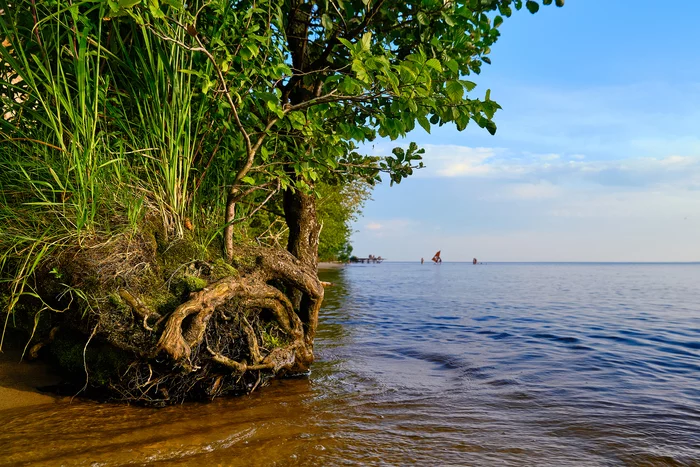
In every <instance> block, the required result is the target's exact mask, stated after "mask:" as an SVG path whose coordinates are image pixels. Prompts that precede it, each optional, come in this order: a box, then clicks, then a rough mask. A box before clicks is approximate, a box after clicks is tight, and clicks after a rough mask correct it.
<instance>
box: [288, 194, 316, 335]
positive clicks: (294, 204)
mask: <svg viewBox="0 0 700 467" xmlns="http://www.w3.org/2000/svg"><path fill="white" fill-rule="evenodd" d="M284 216H285V220H286V222H287V226H288V227H289V240H288V241H287V250H288V251H289V252H290V253H291V254H292V255H294V256H295V257H296V258H297V259H299V260H300V261H301V262H302V263H303V264H304V265H305V266H307V267H309V268H311V269H312V270H313V271H317V270H318V236H319V232H320V228H319V225H318V220H317V218H316V198H315V197H314V196H313V195H307V194H304V193H301V192H299V191H296V190H291V189H288V190H286V191H285V192H284ZM290 296H291V299H292V304H293V305H294V308H296V309H298V310H299V317H300V318H301V320H302V322H304V323H308V322H309V316H308V312H309V305H310V302H309V297H308V295H307V294H302V293H301V291H299V290H295V291H294V292H293V293H291V294H290Z"/></svg>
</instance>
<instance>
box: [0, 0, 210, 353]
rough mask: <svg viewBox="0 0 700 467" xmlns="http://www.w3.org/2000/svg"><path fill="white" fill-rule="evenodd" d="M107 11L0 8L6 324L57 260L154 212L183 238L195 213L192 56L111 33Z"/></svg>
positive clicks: (92, 3) (0, 229)
mask: <svg viewBox="0 0 700 467" xmlns="http://www.w3.org/2000/svg"><path fill="white" fill-rule="evenodd" d="M51 5H54V6H51ZM105 8H106V2H102V1H96V0H86V1H74V2H72V4H71V3H69V2H32V1H31V0H20V1H17V2H13V4H12V5H10V6H9V7H8V3H7V2H3V1H1V0H0V11H2V12H3V13H2V14H0V35H2V38H8V40H9V42H10V46H8V47H0V103H1V104H2V108H3V114H4V116H5V117H4V118H0V296H2V295H3V294H8V293H9V297H10V299H9V300H8V301H7V302H6V303H4V304H3V308H4V310H3V311H4V312H6V313H7V315H6V317H5V322H7V320H8V319H9V317H10V314H11V312H12V311H13V309H14V307H15V306H16V304H17V302H18V300H19V299H20V298H21V297H22V296H23V295H27V294H29V295H32V294H34V295H36V291H34V290H33V289H32V288H31V287H30V283H31V281H30V280H29V279H30V278H31V277H32V276H33V275H34V274H35V272H36V271H37V269H38V268H39V267H40V266H41V265H42V264H44V263H45V262H46V261H47V259H48V258H51V257H52V255H53V254H54V253H55V252H57V251H60V250H61V249H62V248H65V247H68V246H71V247H75V246H76V245H78V246H79V245H82V244H84V242H85V241H87V240H88V239H89V240H90V241H95V240H96V239H100V238H102V239H104V238H108V237H109V236H110V235H112V234H115V233H118V232H120V231H121V230H126V229H128V228H129V227H134V226H135V225H136V224H138V222H139V221H140V219H141V218H142V217H143V214H144V211H145V210H146V209H149V210H157V211H158V212H159V213H160V215H161V218H162V219H163V221H164V223H165V225H166V227H167V228H168V230H169V232H170V233H171V234H172V235H182V233H183V232H182V220H183V218H185V217H186V216H188V213H190V212H191V211H192V210H193V208H192V200H193V199H195V198H194V197H193V196H192V193H191V189H192V186H193V183H192V179H193V173H194V172H193V170H194V169H193V167H194V160H195V157H196V148H197V147H201V146H202V141H201V140H199V139H198V138H201V137H202V136H201V131H200V125H203V124H206V123H207V122H206V120H205V118H204V114H205V112H206V104H205V103H204V102H203V101H202V100H201V99H200V100H197V99H196V96H197V90H196V86H195V83H194V82H193V79H194V78H193V76H192V75H191V74H188V73H186V72H183V71H182V70H187V69H189V68H191V60H192V59H193V58H192V54H191V53H190V52H187V51H185V50H183V49H181V48H180V47H178V46H176V45H174V44H172V43H169V42H166V41H162V40H156V39H154V37H153V36H152V35H151V33H150V32H149V31H148V30H145V29H138V28H137V27H135V26H133V25H132V26H131V27H132V28H133V31H132V33H131V34H120V33H117V34H114V33H115V31H117V30H118V29H119V28H122V29H123V28H124V25H123V24H119V23H118V21H112V22H106V21H104V20H103V18H104V17H105V13H106V11H105ZM180 34H184V33H180ZM125 37H126V38H127V39H124V38H125ZM125 40H127V41H128V42H124V41H125ZM3 284H4V285H5V286H6V287H7V290H5V291H3V290H2V289H5V288H6V287H3ZM1 348H2V342H1V341H0V349H1Z"/></svg>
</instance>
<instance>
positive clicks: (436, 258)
mask: <svg viewBox="0 0 700 467" xmlns="http://www.w3.org/2000/svg"><path fill="white" fill-rule="evenodd" d="M440 251H442V250H438V252H437V253H435V256H433V261H434V262H435V264H440V263H442V258H440Z"/></svg>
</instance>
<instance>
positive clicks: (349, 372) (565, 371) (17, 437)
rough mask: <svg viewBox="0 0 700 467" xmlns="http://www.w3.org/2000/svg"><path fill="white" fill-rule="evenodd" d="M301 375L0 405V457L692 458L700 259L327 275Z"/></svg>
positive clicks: (518, 461)
mask: <svg viewBox="0 0 700 467" xmlns="http://www.w3.org/2000/svg"><path fill="white" fill-rule="evenodd" d="M323 276H324V277H323V280H327V281H331V282H333V283H335V286H333V287H331V288H329V289H327V299H326V302H325V305H324V309H323V311H322V317H321V324H320V328H319V333H318V336H317V344H316V345H317V349H316V350H317V355H318V362H317V363H316V364H315V365H314V367H313V371H312V374H311V376H310V378H308V379H307V378H303V379H291V380H285V381H279V382H277V383H275V384H273V385H271V386H270V387H267V388H264V389H262V390H260V391H258V392H256V393H254V394H253V395H251V396H246V397H240V398H232V399H222V400H216V401H214V402H213V403H209V404H189V405H184V406H178V407H169V408H166V409H161V410H152V409H142V408H135V407H129V406H120V405H111V404H96V403H92V402H86V401H80V402H73V403H72V404H69V403H68V402H67V401H66V400H60V401H58V402H57V403H53V404H47V405H37V406H32V407H22V408H15V409H11V410H4V411H0V422H1V423H3V429H2V430H1V431H0V452H2V454H3V455H2V456H0V463H4V464H16V463H23V462H25V463H32V464H46V465H55V464H61V463H63V464H93V463H96V464H97V465H120V464H129V463H139V464H140V463H144V462H152V463H163V464H168V465H172V464H176V465H177V464H194V463H202V464H206V465H209V464H220V465H261V466H262V465H294V464H302V463H303V464H307V465H358V464H369V465H374V464H383V465H404V464H409V463H418V464H427V465H484V464H498V465H504V464H505V465H508V464H511V465H528V464H533V463H538V464H541V463H547V464H554V465H610V464H613V465H616V464H629V465H640V464H641V465H699V464H700V311H698V304H699V303H700V290H699V289H698V286H697V284H699V283H700V265H562V264H560V265H556V264H553V265H546V264H537V265H528V264H489V265H486V266H472V265H470V264H469V265H467V264H443V265H441V266H433V265H428V264H425V265H423V266H421V265H418V264H392V263H384V264H381V265H369V266H357V267H354V266H353V267H348V268H345V269H343V270H337V271H328V272H324V273H323Z"/></svg>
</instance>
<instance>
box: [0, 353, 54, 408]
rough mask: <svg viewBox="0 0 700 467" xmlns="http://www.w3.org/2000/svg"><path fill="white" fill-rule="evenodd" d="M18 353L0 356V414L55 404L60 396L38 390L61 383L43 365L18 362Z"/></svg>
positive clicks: (49, 369)
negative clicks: (19, 408)
mask: <svg viewBox="0 0 700 467" xmlns="http://www.w3.org/2000/svg"><path fill="white" fill-rule="evenodd" d="M21 354H22V353H21V352H20V351H17V350H5V351H3V352H0V412H2V411H5V410H10V409H15V408H18V407H28V406H32V405H44V404H55V403H56V402H57V401H59V400H60V399H61V397H60V396H57V395H51V394H46V393H42V392H41V391H39V390H38V389H37V388H39V387H42V386H50V385H52V384H57V383H59V382H60V381H61V379H60V378H59V377H58V376H57V375H55V374H54V373H53V372H52V371H51V368H50V367H49V365H47V364H45V363H42V362H27V361H22V362H20V356H21Z"/></svg>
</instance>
